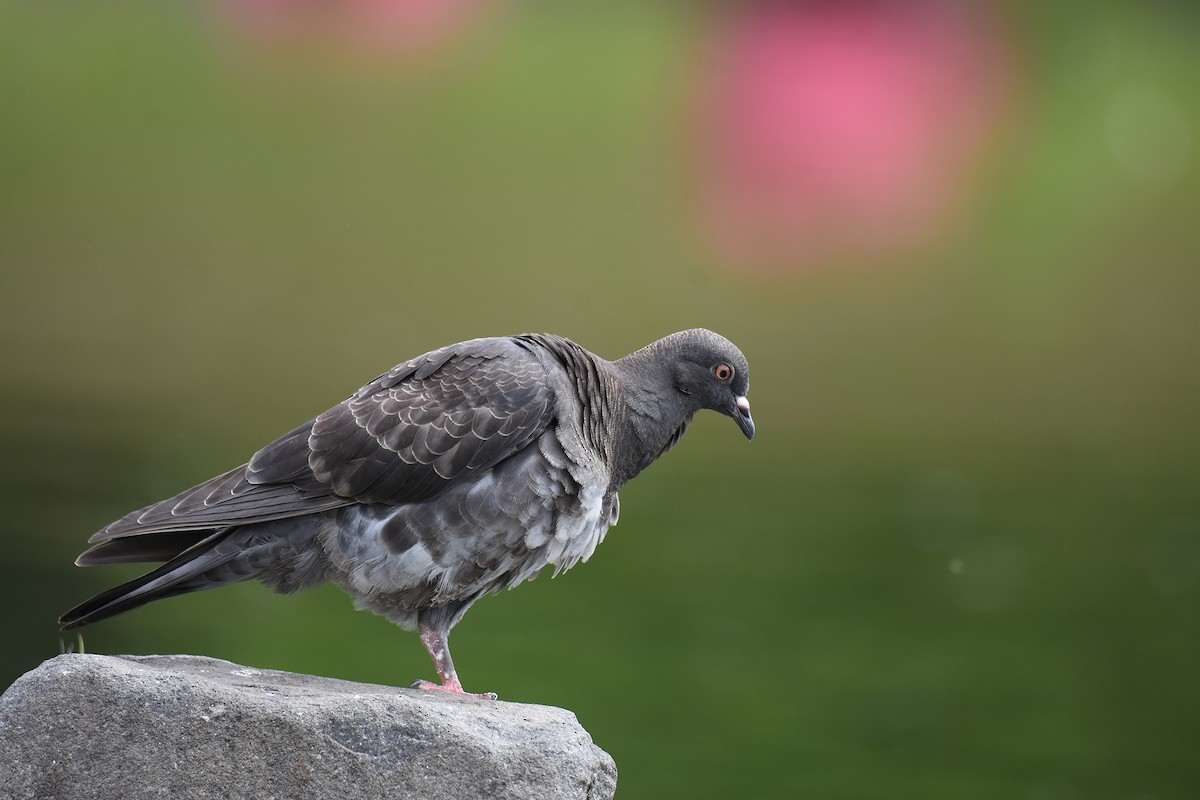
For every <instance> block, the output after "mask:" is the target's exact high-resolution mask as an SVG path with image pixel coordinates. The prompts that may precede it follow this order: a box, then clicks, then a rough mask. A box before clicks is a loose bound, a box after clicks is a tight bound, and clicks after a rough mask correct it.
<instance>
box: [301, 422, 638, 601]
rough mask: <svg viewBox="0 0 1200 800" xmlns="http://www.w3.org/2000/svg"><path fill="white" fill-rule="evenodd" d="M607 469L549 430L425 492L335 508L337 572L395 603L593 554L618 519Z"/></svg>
mask: <svg viewBox="0 0 1200 800" xmlns="http://www.w3.org/2000/svg"><path fill="white" fill-rule="evenodd" d="M606 485H607V478H606V476H596V477H595V478H593V477H592V476H591V475H590V474H588V473H587V472H586V471H581V469H580V468H579V467H578V465H576V464H575V463H573V462H572V460H571V459H569V458H568V457H567V455H566V454H565V453H564V451H563V448H562V447H561V446H560V445H559V443H558V440H557V438H556V437H555V435H554V433H553V432H552V431H547V432H546V433H544V434H543V435H542V436H541V437H540V438H539V439H538V440H537V441H536V442H535V443H531V445H530V446H528V447H526V448H525V449H523V450H522V451H520V452H519V453H517V454H515V455H513V456H511V457H510V458H508V459H506V460H504V461H502V462H500V463H499V464H497V465H495V466H494V467H492V468H490V469H487V470H484V471H481V472H479V473H477V474H472V475H469V476H465V477H464V478H462V479H460V480H458V481H456V482H455V483H454V484H452V485H451V486H450V487H448V488H447V489H445V490H444V491H442V492H441V493H439V494H438V495H436V496H435V497H432V498H430V499H428V500H425V501H422V502H419V503H407V504H403V505H394V506H393V505H385V504H368V505H355V506H348V507H346V508H342V509H338V510H337V511H334V512H330V513H331V515H332V517H333V519H334V521H335V524H334V525H332V526H330V527H329V530H328V533H327V534H326V535H325V537H324V539H323V542H322V545H323V547H324V549H325V551H326V553H327V554H328V556H329V561H330V565H331V570H330V573H331V574H330V577H331V578H332V579H333V580H334V582H335V583H337V584H339V585H340V586H341V587H342V588H343V589H344V590H345V591H346V592H347V593H348V594H350V595H351V596H352V597H355V598H356V599H359V600H363V599H367V598H371V597H373V596H376V595H388V596H390V597H389V602H390V603H392V604H394V605H395V607H396V610H397V611H402V610H406V609H408V610H411V609H417V608H422V607H426V606H430V605H437V604H440V603H447V602H452V601H456V600H464V599H467V598H471V597H475V596H478V595H479V594H481V593H486V592H494V591H499V590H500V589H503V588H507V587H511V586H515V585H516V584H518V583H520V582H521V581H524V580H527V579H530V578H533V577H534V576H536V575H537V573H538V572H540V571H541V570H542V568H543V567H546V566H547V565H554V566H555V567H556V570H555V571H556V572H558V571H560V570H563V569H567V568H569V567H570V566H572V565H573V564H575V563H576V562H578V561H580V560H582V559H586V558H587V557H588V556H590V555H591V553H592V551H593V550H595V548H596V545H597V544H598V543H599V541H600V540H601V539H602V538H603V535H604V532H605V531H606V530H607V529H608V527H609V525H610V524H611V522H612V521H613V519H614V514H613V511H614V509H613V505H614V504H615V497H614V498H606V496H605V494H604V489H603V487H605V486H606Z"/></svg>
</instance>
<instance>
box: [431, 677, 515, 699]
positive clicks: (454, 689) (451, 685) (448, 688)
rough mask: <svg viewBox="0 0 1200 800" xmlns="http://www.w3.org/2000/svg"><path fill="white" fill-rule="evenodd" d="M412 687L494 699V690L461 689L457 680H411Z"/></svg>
mask: <svg viewBox="0 0 1200 800" xmlns="http://www.w3.org/2000/svg"><path fill="white" fill-rule="evenodd" d="M411 688H413V689H427V690H430V691H435V692H449V693H450V694H457V695H462V696H463V697H478V698H479V699H480V700H495V699H496V693H495V692H484V693H483V694H475V693H473V692H465V691H463V688H462V684H461V683H459V682H458V681H447V682H446V683H444V684H442V683H434V682H433V681H413V682H412V684H411Z"/></svg>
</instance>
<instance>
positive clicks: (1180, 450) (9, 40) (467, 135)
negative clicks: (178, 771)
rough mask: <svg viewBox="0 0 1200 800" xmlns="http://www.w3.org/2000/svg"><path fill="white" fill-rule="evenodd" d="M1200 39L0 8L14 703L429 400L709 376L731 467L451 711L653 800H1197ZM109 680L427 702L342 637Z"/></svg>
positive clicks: (630, 8) (332, 631)
mask: <svg viewBox="0 0 1200 800" xmlns="http://www.w3.org/2000/svg"><path fill="white" fill-rule="evenodd" d="M1198 23H1200V15H1198V14H1197V12H1196V10H1195V8H1194V6H1192V5H1191V4H1187V3H1169V2H1151V3H1141V4H1124V3H1117V2H1095V3H1056V4H1022V5H1013V4H1007V3H996V4H989V3H984V2H979V3H972V4H956V3H944V2H907V3H890V2H883V1H882V0H878V1H872V0H863V1H862V2H855V3H832V2H809V3H790V4H789V3H773V4H764V3H750V2H743V3H736V2H730V3H720V4H716V3H640V2H607V3H590V4H587V3H568V2H556V3H555V2H552V3H535V2H509V3H501V2H498V1H497V0H392V1H391V2H387V1H386V0H375V1H374V2H368V1H367V0H345V1H344V2H341V3H336V4H335V3H322V2H317V0H307V1H306V0H254V1H253V2H251V1H250V0H242V1H239V0H227V1H226V2H223V3H217V2H213V3H195V4H191V5H187V4H156V3H149V2H125V3H113V4H88V3H78V2H67V3H52V4H48V3H36V2H32V0H29V1H28V2H6V3H4V4H3V5H0V265H2V270H3V271H2V278H0V281H2V283H0V332H2V336H3V344H2V348H3V349H2V351H0V352H2V356H3V362H2V364H3V368H2V370H0V391H2V396H0V412H2V413H0V456H2V457H0V476H2V480H0V501H2V504H3V514H2V515H0V526H2V536H3V543H4V558H3V559H0V604H2V607H3V614H4V619H5V635H4V637H3V645H2V646H0V684H3V685H7V684H8V683H10V682H11V681H12V680H13V679H15V678H16V677H17V676H18V675H20V674H21V673H22V672H24V671H26V670H28V669H30V668H32V667H34V666H35V665H36V664H37V663H39V662H40V661H41V660H43V659H45V658H48V657H50V656H53V655H55V654H56V653H58V652H59V651H60V648H62V647H69V646H74V645H75V642H74V640H73V639H70V640H68V641H63V639H62V638H61V637H60V634H59V633H58V632H57V630H56V626H55V622H54V620H55V618H56V617H57V615H58V614H59V613H60V612H62V611H63V610H65V609H66V608H68V607H70V606H71V605H73V604H74V603H76V602H78V601H79V600H82V599H83V598H85V597H86V596H88V595H90V594H91V593H93V592H95V591H97V590H99V589H101V588H104V587H106V586H109V585H112V584H114V583H116V582H118V581H120V580H124V579H127V578H129V577H131V576H132V575H134V574H136V568H135V567H129V568H122V567H111V568H103V569H95V570H89V571H83V570H79V569H76V568H75V567H73V566H72V565H71V562H72V559H73V558H74V556H75V555H76V554H77V553H78V552H79V551H80V550H81V549H82V547H83V545H84V543H85V540H86V538H87V537H88V536H89V535H90V534H91V533H92V532H93V531H95V530H97V529H98V528H100V527H102V526H103V525H104V524H106V523H107V522H109V521H110V520H112V519H114V518H116V517H118V516H120V515H122V514H124V513H125V512H126V511H129V510H131V509H132V508H135V507H138V506H141V505H144V504H147V503H149V502H151V501H154V500H157V499H160V498H161V497H164V496H167V495H169V494H173V493H175V492H177V491H179V490H181V489H183V488H185V487H187V486H190V485H192V484H193V483H196V482H199V481H200V480H202V479H204V478H207V477H209V476H210V475H212V474H215V473H217V472H220V471H223V470H225V469H228V468H229V467H231V466H233V465H235V464H238V463H241V462H242V461H244V460H246V459H247V458H248V457H249V455H250V454H251V453H252V452H253V451H254V450H255V449H257V448H258V447H259V446H261V445H262V444H264V443H265V442H266V441H268V440H270V439H271V438H274V437H275V436H276V435H279V434H281V433H283V432H285V431H287V430H289V429H291V428H292V427H293V426H294V425H296V424H298V423H299V422H301V421H303V420H305V419H307V418H309V417H311V416H313V415H315V414H316V413H319V412H320V411H322V410H324V409H325V408H326V407H328V406H330V405H332V404H333V403H335V402H337V401H339V400H341V399H342V398H343V397H345V396H346V395H347V394H349V393H350V392H351V391H353V390H354V389H355V388H357V387H358V386H359V385H361V384H362V383H365V382H366V381H367V380H369V379H370V378H372V377H373V376H374V375H376V374H378V373H380V372H382V371H384V370H386V369H387V368H389V367H390V366H391V365H393V364H394V363H396V362H398V361H400V360H403V359H404V358H407V357H410V356H412V355H416V354H418V353H421V352H424V351H425V350H428V349H431V348H433V347H436V346H439V345H442V344H445V343H447V342H451V341H457V340H460V339H466V338H471V337H474V336H481V335H492V334H505V333H518V332H523V331H552V332H557V333H561V334H564V335H567V336H570V337H571V338H574V339H576V340H577V341H579V342H581V343H583V344H584V345H585V346H587V347H589V348H590V349H592V350H593V351H595V352H597V353H599V354H601V355H604V356H607V357H617V356H619V355H622V354H624V353H626V352H629V351H630V350H632V349H635V348H636V347H639V346H641V345H642V344H645V343H646V342H648V341H650V340H652V339H654V338H657V337H659V336H661V335H663V334H666V333H668V332H671V331H674V330H677V329H681V328H685V327H691V326H705V327H710V328H713V329H715V330H717V331H719V332H721V333H724V334H725V335H727V336H728V337H730V338H731V339H733V340H734V341H736V342H737V343H738V344H739V345H740V346H741V347H742V349H743V350H744V351H745V352H746V353H747V355H748V357H749V359H750V362H751V364H752V366H753V375H752V389H751V393H750V396H751V399H752V401H753V405H754V410H755V418H756V420H757V422H758V429H759V433H758V437H757V438H756V439H755V441H754V442H753V443H752V444H749V445H747V443H746V442H745V441H744V440H743V439H742V437H741V435H740V434H739V433H738V432H737V430H736V428H735V427H734V426H733V425H732V424H730V422H729V421H728V420H726V419H723V418H720V417H718V416H716V415H707V416H706V417H702V418H700V419H698V420H697V422H696V424H695V425H694V426H693V429H692V431H691V432H690V433H689V435H688V437H687V438H686V439H685V440H684V442H683V443H682V445H681V446H680V447H679V448H678V449H677V450H675V451H673V452H672V453H671V454H670V455H669V456H668V457H666V458H664V459H663V460H662V461H661V462H659V463H657V464H655V465H654V467H653V468H652V469H650V470H649V471H648V472H647V473H645V474H644V475H643V476H642V477H639V478H638V479H637V480H636V481H634V482H633V483H632V484H631V485H629V486H628V487H627V488H626V489H625V490H624V491H623V492H622V512H623V513H622V521H621V523H620V524H619V525H618V526H617V527H616V528H614V529H613V530H612V531H611V532H610V533H609V536H608V539H607V541H606V542H605V543H604V545H603V546H602V547H601V548H600V549H599V550H598V552H597V554H596V555H595V556H594V558H593V559H592V560H591V562H590V563H589V564H587V565H586V566H582V567H579V568H577V569H575V570H573V571H571V572H570V573H568V574H566V575H564V576H561V577H559V578H558V579H556V580H554V581H551V580H550V578H549V576H544V577H543V578H542V579H540V580H538V581H536V582H534V583H531V584H527V585H525V586H523V587H521V588H520V589H518V590H516V591H514V592H510V593H506V594H504V595H503V596H500V597H492V598H487V599H485V600H483V601H481V602H480V603H479V604H478V605H477V606H476V607H475V608H474V609H473V610H472V611H471V613H470V614H468V616H467V617H466V619H465V621H464V622H463V623H462V624H461V625H460V626H459V627H458V628H457V629H456V631H455V637H454V644H455V655H456V657H457V660H458V664H459V667H460V670H461V672H462V674H463V677H464V681H465V682H466V683H467V685H468V688H472V689H474V690H476V691H483V690H495V691H497V692H499V693H500V694H501V696H502V698H505V699H508V700H514V701H523V702H537V703H547V704H555V705H561V706H565V707H567V708H570V709H572V710H573V711H575V712H576V713H577V714H578V716H579V718H580V720H581V721H582V722H583V724H584V725H585V726H586V727H587V728H588V729H589V730H590V731H591V733H592V734H593V736H594V737H595V739H596V741H597V742H598V743H599V744H600V745H601V746H603V747H604V748H606V749H607V750H608V751H609V752H611V753H612V754H613V755H614V756H615V758H616V760H617V764H618V766H619V768H620V773H621V775H620V796H621V797H623V798H727V797H828V798H852V797H855V798H857V797H888V798H922V800H928V799H929V798H963V797H971V798H1005V800H1012V798H1029V800H1076V799H1077V798H1078V799H1080V800H1081V799H1082V798H1089V800H1090V799H1092V798H1123V799H1126V798H1127V799H1128V800H1134V799H1135V798H1136V799H1137V800H1150V799H1151V798H1153V799H1154V800H1161V799H1163V798H1184V797H1194V796H1195V793H1196V790H1197V787H1200V759H1197V758H1196V751H1197V746H1198V745H1200V713H1198V711H1200V680H1198V676H1200V663H1198V662H1200V659H1198V658H1197V656H1198V649H1200V644H1198V634H1200V492H1198V486H1200V461H1198V458H1197V452H1198V446H1200V313H1198V303H1197V299H1198V298H1200V270H1198V269H1197V267H1198V256H1200V224H1198V221H1200V191H1198V190H1200V173H1198V169H1197V158H1198V154H1197V135H1198V130H1200V129H1198V125H1200V81H1198V80H1197V76H1198V75H1200V49H1197V47H1196V46H1195V43H1196V41H1197V35H1198V34H1200V25H1198ZM84 639H85V644H86V647H87V649H88V650H89V651H92V652H135V653H151V652H159V653H174V652H178V653H201V654H207V655H211V656H217V657H221V658H227V659H231V660H234V661H237V662H241V663H245V664H250V665H254V666H258V667H272V668H279V669H286V670H296V671H304V672H313V673H319V674H323V675H330V676H336V677H341V678H347V679H354V680H362V681H374V682H381V683H387V684H394V685H407V683H408V682H409V681H411V680H412V679H414V678H417V677H432V675H433V670H432V666H431V665H430V664H429V663H427V658H426V656H425V653H424V652H423V650H422V648H421V646H420V644H419V642H418V640H417V638H416V637H415V636H414V635H412V634H409V633H403V632H400V631H398V630H396V629H394V628H393V627H392V626H390V625H389V624H388V623H386V622H385V621H383V620H382V619H379V618H375V617H372V616H370V615H368V614H364V613H357V612H354V611H353V610H352V608H351V606H350V603H349V602H348V601H347V600H346V598H345V597H343V596H342V595H341V594H339V593H338V592H337V590H335V589H332V588H329V587H326V588H323V589H319V590H314V591H310V592H307V593H304V594H302V595H299V596H294V597H281V596H277V595H274V594H272V593H271V592H269V591H267V590H266V589H264V588H263V587H261V586H258V585H242V586H237V587H232V588H227V589H222V590H221V591H218V592H210V593H202V594H199V595H190V596H187V597H183V598H178V599H173V600H168V601H165V602H162V603H157V604H153V605H151V606H149V607H146V608H144V609H141V610H139V611H136V612H134V613H131V614H129V615H126V616H121V617H118V618H115V619H113V620H111V621H107V622H104V623H102V624H99V625H96V626H95V627H94V628H90V629H87V630H85V631H84Z"/></svg>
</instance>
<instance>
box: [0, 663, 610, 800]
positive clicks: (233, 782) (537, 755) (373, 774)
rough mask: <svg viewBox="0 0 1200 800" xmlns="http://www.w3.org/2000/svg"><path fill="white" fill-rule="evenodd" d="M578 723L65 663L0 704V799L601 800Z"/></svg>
mask: <svg viewBox="0 0 1200 800" xmlns="http://www.w3.org/2000/svg"><path fill="white" fill-rule="evenodd" d="M616 781H617V772H616V766H615V765H614V763H613V760H612V758H611V757H610V756H609V755H608V754H607V753H605V752H604V751H603V750H601V749H600V748H599V747H597V746H596V745H595V744H594V743H593V742H592V739H591V737H590V736H589V735H588V733H587V731H585V730H584V729H583V728H582V727H581V726H580V725H579V722H578V721H577V720H576V719H575V715H574V714H572V713H571V712H569V711H565V710H563V709H560V708H552V707H548V706H537V705H524V704H517V703H504V702H498V701H489V700H477V699H473V698H464V697H458V696H454V695H450V694H448V693H445V692H428V691H420V690H411V689H397V688H393V687H389V686H376V685H372V684H364V683H351V682H348V681H340V680H334V679H331V678H319V677H314V676H311V675H297V674H294V673H289V672H278V671H275V670H265V669H252V668H249V667H242V666H239V665H237V664H233V663H230V662H228V661H221V660H219V659H213V658H203V657H200V656H101V655H78V654H71V655H61V656H58V657H56V658H52V659H50V660H49V661H46V662H45V663H43V664H42V665H41V666H39V667H38V668H36V669H34V670H33V671H31V672H29V673H27V674H25V675H24V676H22V677H21V678H20V679H18V680H17V681H16V683H14V684H13V685H12V686H11V687H10V688H9V689H8V691H6V692H5V693H4V694H3V696H0V797H2V798H6V799H7V798H13V800H18V799H22V798H38V799H39V800H41V799H42V798H121V799H122V800H138V799H139V798H153V797H170V798H215V797H222V798H225V797H236V798H280V800H283V798H288V799H289V800H290V799H291V798H364V799H367V798H384V797H386V798H429V799H430V800H433V799H435V798H447V800H449V799H450V798H453V800H464V799H465V798H488V799H489V800H497V799H499V798H581V800H582V799H583V798H587V799H588V800H599V799H600V798H611V797H612V796H613V794H614V792H615V791H616Z"/></svg>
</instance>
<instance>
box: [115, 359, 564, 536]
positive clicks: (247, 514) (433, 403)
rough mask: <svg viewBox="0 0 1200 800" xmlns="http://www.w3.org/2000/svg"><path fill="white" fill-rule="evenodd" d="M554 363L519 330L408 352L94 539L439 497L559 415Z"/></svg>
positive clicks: (515, 448)
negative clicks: (225, 468)
mask: <svg viewBox="0 0 1200 800" xmlns="http://www.w3.org/2000/svg"><path fill="white" fill-rule="evenodd" d="M548 383H549V382H548V376H547V374H546V368H545V367H544V366H543V363H542V361H541V360H540V359H539V358H537V357H536V356H534V355H533V354H531V353H530V352H529V350H528V349H527V348H525V347H524V346H522V345H521V344H519V343H518V342H516V341H514V340H511V339H476V340H472V341H469V342H462V343H460V344H457V345H450V346H449V347H444V348H442V349H440V350H435V351H433V352H431V353H427V354H426V355H424V356H420V357H418V358H415V359H412V360H411V361H406V362H405V363H403V364H400V365H399V366H397V367H395V368H394V369H392V370H391V371H389V372H387V373H385V374H383V375H381V376H379V377H378V378H376V379H375V380H374V381H372V382H371V383H369V384H367V385H366V386H364V387H363V388H362V389H360V390H359V391H358V392H355V393H354V394H353V395H352V396H351V397H349V398H348V399H347V400H346V401H344V402H342V403H340V404H338V405H337V406H334V407H333V408H331V409H330V410H328V411H326V412H325V413H324V414H321V415H320V416H319V417H317V418H316V419H314V420H311V421H309V422H307V423H305V424H304V425H301V426H299V427H298V428H296V429H295V430H293V431H291V432H290V433H288V434H286V435H284V436H282V437H280V438H279V439H277V440H275V441H274V442H272V443H271V444H269V445H267V446H266V447H264V448H263V449H261V450H259V451H258V452H257V453H256V454H255V455H254V457H253V458H251V459H250V462H249V463H248V464H246V465H243V466H241V467H238V468H236V469H233V470H230V471H229V472H227V473H225V474H224V475H219V476H217V477H215V478H213V479H211V480H209V481H206V482H205V483H202V484H200V485H199V486H196V487H193V488H192V489H189V490H187V491H186V492H183V493H182V494H180V495H177V496H176V497H172V498H170V499H168V500H164V501H162V502H159V503H155V504H154V505H151V506H148V507H146V508H144V509H141V510H139V511H135V512H133V513H132V514H129V515H127V516H125V517H123V518H121V519H119V520H117V521H116V522H114V523H112V524H111V525H109V526H108V527H107V528H105V529H104V530H102V531H100V532H99V533H97V534H96V535H95V536H93V537H92V538H91V541H92V542H93V543H95V542H104V541H108V540H111V539H115V538H119V537H125V536H134V535H138V534H144V533H158V532H168V531H196V530H205V529H212V528H219V527H227V526H231V525H245V524H249V523H255V522H266V521H270V520H275V519H282V518H285V517H294V516H298V515H301V514H309V513H314V512H318V511H324V510H329V509H333V508H338V507H340V506H346V505H350V504H352V503H356V502H357V503H390V504H398V503H407V502H416V501H420V500H425V499H428V498H430V497H433V496H434V495H436V494H437V493H438V492H440V491H442V490H443V489H444V488H445V487H447V486H449V485H450V484H452V483H453V482H455V481H456V480H459V479H461V478H463V477H464V476H466V475H468V474H470V473H472V472H474V471H477V470H484V469H487V468H488V467H491V466H493V465H495V464H497V463H498V462H500V461H502V460H503V459H505V458H507V457H508V456H510V455H512V454H513V453H516V452H518V451H519V450H521V449H522V448H523V447H525V446H526V445H527V444H529V443H530V442H531V441H533V440H534V439H536V438H537V437H538V436H539V435H540V434H541V433H542V432H543V431H545V430H546V428H547V427H548V426H549V425H550V424H551V421H552V418H553V413H554V402H553V391H552V389H551V388H550V387H549V385H548Z"/></svg>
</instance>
